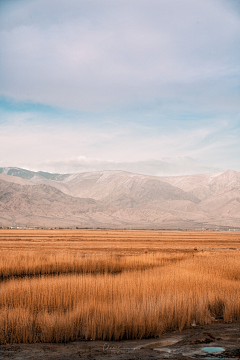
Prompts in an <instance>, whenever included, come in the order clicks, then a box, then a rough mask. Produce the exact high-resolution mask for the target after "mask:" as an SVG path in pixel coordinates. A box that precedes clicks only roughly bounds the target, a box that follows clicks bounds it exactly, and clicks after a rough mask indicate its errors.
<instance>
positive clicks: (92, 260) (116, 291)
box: [0, 230, 240, 344]
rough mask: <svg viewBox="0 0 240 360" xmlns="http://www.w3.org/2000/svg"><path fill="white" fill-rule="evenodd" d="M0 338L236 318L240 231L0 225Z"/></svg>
mask: <svg viewBox="0 0 240 360" xmlns="http://www.w3.org/2000/svg"><path fill="white" fill-rule="evenodd" d="M0 246H1V253H0V319H1V321H0V344H5V343H20V342H23V343H34V342H69V341H76V340H83V339H84V340H90V339H92V340H95V339H100V340H121V339H136V338H149V337H158V336H159V335H161V334H162V333H163V332H166V331H174V330H177V331H181V330H182V329H184V328H189V327H191V326H192V324H193V323H195V322H196V324H197V325H204V324H209V323H211V322H213V321H215V319H218V321H225V322H233V321H240V301H239V299H240V251H238V248H240V234H238V233H236V232H232V233H230V232H229V233H219V234H218V233H215V234H213V233H207V234H206V233H190V232H187V233H177V232H175V233H172V232H165V233H164V232H150V231H148V232H140V231H137V232H131V231H129V232H126V231H125V232H123V231H119V232H118V231H116V232H113V231H111V232H110V231H109V232H108V231H96V232H94V231H62V232H61V231H53V232H52V231H45V230H37V231H34V230H31V231H30V230H27V231H24V230H20V231H19V232H17V231H14V230H13V231H11V230H9V231H7V230H1V231H0Z"/></svg>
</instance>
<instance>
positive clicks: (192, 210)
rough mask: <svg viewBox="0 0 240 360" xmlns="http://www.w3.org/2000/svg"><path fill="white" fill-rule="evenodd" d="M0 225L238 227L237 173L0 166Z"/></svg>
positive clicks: (239, 191)
mask: <svg viewBox="0 0 240 360" xmlns="http://www.w3.org/2000/svg"><path fill="white" fill-rule="evenodd" d="M0 226H41V227H75V226H77V227H94V228H95V227H108V228H155V229H173V228H175V229H176V228H184V229H186V228H191V229H201V228H208V227H209V228H224V227H230V228H232V227H234V228H240V173H239V172H236V171H232V170H228V171H226V172H221V173H214V174H205V175H190V176H176V177H174V176H173V177H157V176H147V175H140V174H133V173H129V172H125V171H96V172H88V173H77V174H51V173H47V172H41V171H38V172H34V171H29V170H25V169H20V168H11V167H8V168H0Z"/></svg>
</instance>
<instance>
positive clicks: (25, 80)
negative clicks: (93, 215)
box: [0, 0, 240, 176]
mask: <svg viewBox="0 0 240 360" xmlns="http://www.w3.org/2000/svg"><path fill="white" fill-rule="evenodd" d="M239 159H240V1H239V0H201V1H199V0H68V1H66V0H51V1H49V0H0V167H21V168H25V169H29V170H35V171H38V170H42V171H48V172H58V173H74V172H87V171H99V170H125V171H130V172H135V173H141V174H148V175H156V176H164V175H187V174H200V173H211V172H218V171H226V170H228V169H232V170H236V171H240V161H239Z"/></svg>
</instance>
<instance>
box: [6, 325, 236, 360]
mask: <svg viewBox="0 0 240 360" xmlns="http://www.w3.org/2000/svg"><path fill="white" fill-rule="evenodd" d="M206 346H207V347H208V346H209V347H210V346H211V347H221V348H223V349H224V351H223V352H221V353H216V354H211V353H210V354H209V353H208V352H206V351H203V350H202V349H203V348H204V349H205V348H206ZM239 358H240V324H239V323H234V324H222V323H219V322H216V323H215V324H212V325H206V326H196V327H193V328H191V329H188V330H184V331H182V332H181V333H177V332H174V333H166V334H164V335H162V336H161V337H160V338H158V339H148V340H132V341H112V342H110V341H108V342H104V341H80V342H73V343H68V344H40V343H37V344H16V345H11V344H7V345H1V346H0V359H19V360H20V359H22V360H23V359H24V360H25V359H26V360H34V359H48V360H50V359H52V360H67V359H69V360H70V359H84V360H85V359H86V360H88V359H96V360H103V359H109V360H113V359H122V360H123V359H124V360H133V359H134V360H143V359H144V360H148V359H175V360H176V359H239Z"/></svg>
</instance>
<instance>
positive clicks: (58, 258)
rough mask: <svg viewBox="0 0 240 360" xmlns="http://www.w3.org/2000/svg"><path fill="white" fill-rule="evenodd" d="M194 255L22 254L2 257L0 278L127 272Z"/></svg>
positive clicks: (0, 258) (20, 252) (21, 252)
mask: <svg viewBox="0 0 240 360" xmlns="http://www.w3.org/2000/svg"><path fill="white" fill-rule="evenodd" d="M189 256H192V254H189V253H175V254H174V253H172V254H165V253H160V252H159V253H157V254H144V255H132V256H122V255H88V256H87V255H83V254H81V253H77V254H72V253H62V252H61V253H57V254H48V253H46V252H45V250H44V249H42V250H40V251H39V252H27V253H26V252H23V251H19V252H18V253H15V254H6V253H5V254H4V253H2V254H1V255H0V279H9V278H13V277H24V276H38V275H60V274H69V273H74V274H88V273H92V274H98V273H100V274H105V273H111V274H116V273H121V272H123V271H135V270H146V269H150V268H154V267H157V266H158V267H159V266H164V265H166V264H169V263H172V262H177V261H181V260H183V259H184V258H187V257H189Z"/></svg>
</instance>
